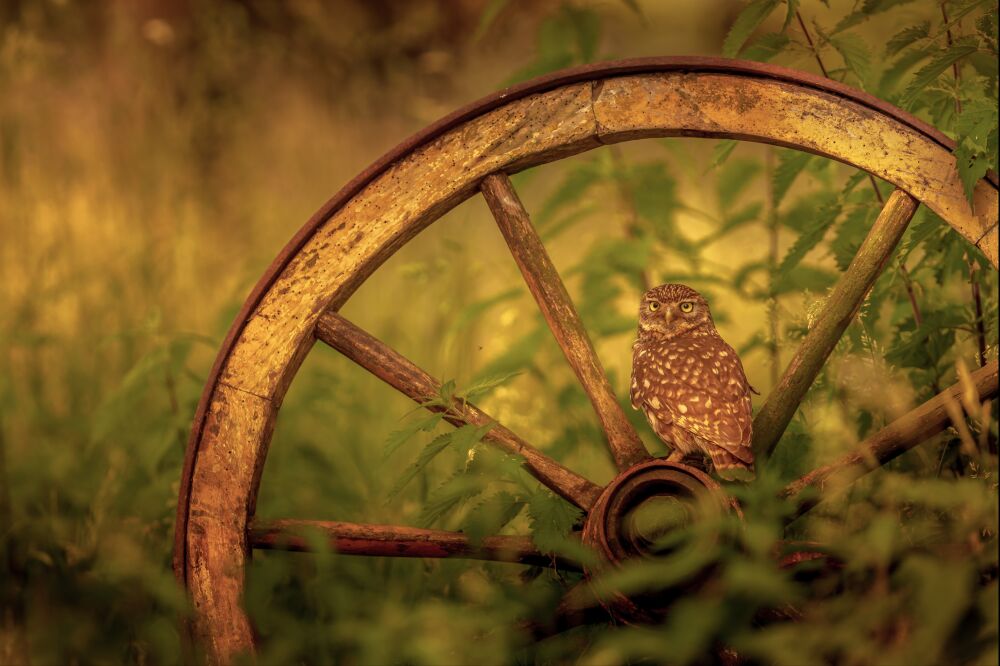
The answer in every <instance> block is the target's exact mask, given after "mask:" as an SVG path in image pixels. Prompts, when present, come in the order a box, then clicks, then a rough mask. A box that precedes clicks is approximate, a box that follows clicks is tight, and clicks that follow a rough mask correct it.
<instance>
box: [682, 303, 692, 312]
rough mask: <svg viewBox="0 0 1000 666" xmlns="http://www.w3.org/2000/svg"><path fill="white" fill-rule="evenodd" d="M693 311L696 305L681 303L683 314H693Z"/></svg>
mask: <svg viewBox="0 0 1000 666" xmlns="http://www.w3.org/2000/svg"><path fill="white" fill-rule="evenodd" d="M691 310H694V303H692V302H691V301H684V302H683V303H681V312H684V313H688V312H691Z"/></svg>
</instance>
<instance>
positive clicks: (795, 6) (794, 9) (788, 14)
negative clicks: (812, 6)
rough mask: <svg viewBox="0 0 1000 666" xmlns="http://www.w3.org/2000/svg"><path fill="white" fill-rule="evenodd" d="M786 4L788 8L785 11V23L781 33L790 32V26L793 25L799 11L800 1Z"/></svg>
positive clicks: (788, 0) (788, 1) (795, 0)
mask: <svg viewBox="0 0 1000 666" xmlns="http://www.w3.org/2000/svg"><path fill="white" fill-rule="evenodd" d="M786 4H787V5H788V8H787V10H786V11H785V22H784V23H783V24H782V26H781V32H785V31H786V30H788V26H790V25H791V24H792V20H793V19H794V18H795V14H796V13H798V11H799V0H787V2H786Z"/></svg>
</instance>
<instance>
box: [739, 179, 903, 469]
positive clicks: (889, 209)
mask: <svg viewBox="0 0 1000 666" xmlns="http://www.w3.org/2000/svg"><path fill="white" fill-rule="evenodd" d="M917 206H918V202H917V200H916V199H914V198H913V197H911V196H910V195H909V194H907V193H906V192H903V191H902V190H895V191H893V193H892V194H891V195H890V196H889V200H888V201H887V202H886V204H885V206H884V207H883V208H882V211H881V212H880V213H879V215H878V218H877V219H876V220H875V224H873V225H872V228H871V229H870V230H869V231H868V235H867V236H866V237H865V239H864V241H863V242H862V243H861V247H860V248H858V252H857V254H856V255H855V256H854V259H853V260H852V261H851V265H850V266H848V268H847V270H846V271H845V272H844V274H843V275H842V276H841V277H840V280H839V281H838V282H837V284H836V286H835V287H834V288H833V291H832V292H831V293H830V295H829V297H828V298H827V300H826V303H825V305H824V306H823V311H822V312H821V313H820V314H819V316H818V317H817V318H816V321H815V323H814V324H813V325H812V326H811V327H810V328H809V333H808V334H807V335H806V337H805V339H804V340H803V341H802V344H800V345H799V348H798V349H797V350H796V352H795V356H794V357H793V358H792V360H791V361H790V362H789V364H788V367H787V368H785V373H784V375H782V377H781V381H780V382H778V385H777V386H776V387H774V389H773V390H772V391H771V394H770V395H769V396H768V397H767V402H765V403H764V406H763V407H761V409H760V411H759V412H757V417H756V418H755V419H754V422H753V450H754V455H755V456H756V457H757V458H758V459H765V458H767V457H768V456H769V455H770V454H771V452H772V451H773V450H774V447H775V446H776V445H777V444H778V440H780V439H781V436H782V435H783V434H784V432H785V428H787V427H788V423H789V422H790V421H791V420H792V416H794V415H795V411H796V410H797V409H798V408H799V404H800V403H801V402H802V399H803V398H804V397H805V395H806V392H807V391H808V390H809V387H810V386H812V383H813V381H814V380H815V379H816V375H818V374H819V371H820V370H821V369H822V368H823V364H824V363H826V359H827V357H828V356H830V352H832V351H833V348H834V347H835V346H836V345H837V342H838V341H839V340H840V336H842V335H843V334H844V331H845V330H846V329H847V326H848V325H849V324H850V323H851V321H852V320H853V319H854V317H855V315H856V314H857V312H858V308H859V307H860V306H861V303H862V302H863V301H864V299H865V297H866V296H867V295H868V291H869V290H870V289H871V288H872V285H874V284H875V280H876V279H877V278H878V276H879V274H881V272H882V269H883V268H885V265H886V263H887V262H888V261H889V257H890V256H892V252H893V250H895V249H896V245H897V244H898V243H899V239H900V238H902V236H903V232H904V231H906V226H907V225H908V224H909V223H910V219H911V218H912V217H913V214H914V213H915V212H916V210H917Z"/></svg>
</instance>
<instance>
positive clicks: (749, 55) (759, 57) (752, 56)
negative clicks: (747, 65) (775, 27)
mask: <svg viewBox="0 0 1000 666" xmlns="http://www.w3.org/2000/svg"><path fill="white" fill-rule="evenodd" d="M791 43H792V40H791V38H790V37H789V36H788V35H786V34H784V33H780V32H769V33H767V34H766V35H761V36H760V37H759V38H758V39H755V40H754V41H753V42H752V43H751V44H750V46H748V47H746V48H745V49H744V50H743V53H742V54H741V57H742V58H745V59H747V60H756V61H757V62H768V61H770V60H771V59H773V58H774V57H775V56H777V55H778V54H779V53H781V52H782V51H784V50H785V48H787V47H788V45H789V44H791Z"/></svg>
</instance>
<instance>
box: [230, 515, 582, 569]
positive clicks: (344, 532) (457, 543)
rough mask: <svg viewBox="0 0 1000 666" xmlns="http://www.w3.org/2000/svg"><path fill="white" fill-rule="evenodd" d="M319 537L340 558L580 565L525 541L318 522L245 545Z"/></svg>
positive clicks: (283, 528) (273, 526)
mask: <svg viewBox="0 0 1000 666" xmlns="http://www.w3.org/2000/svg"><path fill="white" fill-rule="evenodd" d="M309 531H313V532H317V533H319V534H321V535H323V538H324V539H326V541H327V544H328V545H329V546H330V548H331V549H332V550H334V551H336V552H338V553H340V554H342V555H368V556H373V557H434V558H438V557H460V558H466V559H474V560H493V561H496V562H519V563H521V564H532V565H536V566H559V567H560V568H567V569H577V570H579V568H580V565H579V564H578V563H575V562H569V561H567V560H565V559H562V558H557V557H555V556H552V555H548V554H546V553H543V552H541V551H539V550H538V548H537V547H536V546H535V544H534V543H533V542H532V541H531V537H527V536H488V537H485V538H483V539H482V540H481V541H479V542H478V543H475V542H473V541H472V540H471V539H470V538H469V537H468V536H467V535H465V534H462V533H461V532H449V531H446V530H426V529H421V528H418V527H405V526H401V525H372V524H365V523H345V522H336V521H322V520H271V521H260V522H255V523H254V524H253V525H251V527H250V530H249V536H248V539H247V541H248V543H249V544H250V545H251V546H252V547H253V548H257V549H260V550H289V551H294V552H304V551H309V550H311V547H310V544H309V540H308V539H307V538H306V537H305V533H307V532H309Z"/></svg>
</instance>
